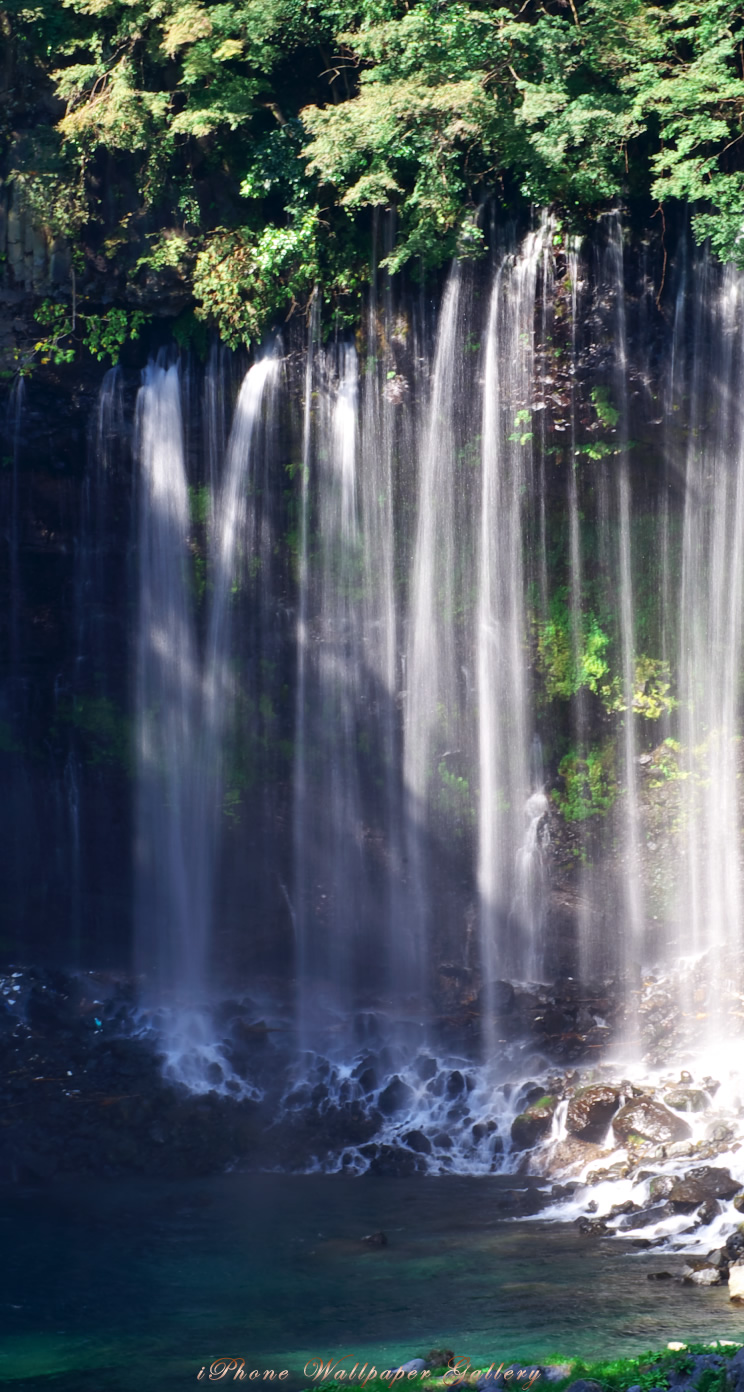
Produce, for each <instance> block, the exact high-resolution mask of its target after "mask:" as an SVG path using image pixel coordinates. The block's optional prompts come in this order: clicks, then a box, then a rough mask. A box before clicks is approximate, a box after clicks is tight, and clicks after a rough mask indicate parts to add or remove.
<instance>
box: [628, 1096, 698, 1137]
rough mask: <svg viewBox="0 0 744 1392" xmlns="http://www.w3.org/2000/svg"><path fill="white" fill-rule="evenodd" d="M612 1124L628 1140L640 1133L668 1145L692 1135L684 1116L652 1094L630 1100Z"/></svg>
mask: <svg viewBox="0 0 744 1392" xmlns="http://www.w3.org/2000/svg"><path fill="white" fill-rule="evenodd" d="M612 1125H613V1128H614V1130H615V1135H616V1136H617V1137H618V1139H619V1140H621V1141H626V1142H627V1141H631V1140H632V1139H633V1138H634V1137H639V1138H640V1139H641V1140H644V1141H650V1142H651V1143H652V1144H656V1145H666V1144H668V1143H673V1142H675V1141H682V1140H686V1139H688V1138H689V1137H690V1136H691V1135H692V1132H691V1131H690V1128H689V1126H688V1125H687V1122H686V1121H683V1120H682V1118H681V1116H679V1115H677V1113H675V1112H670V1111H669V1110H668V1109H667V1108H666V1107H663V1106H662V1105H661V1103H660V1102H656V1101H655V1100H654V1099H653V1098H652V1097H639V1098H635V1099H634V1100H633V1101H632V1102H628V1103H626V1105H625V1106H624V1107H621V1108H620V1111H619V1112H618V1113H617V1114H616V1116H615V1117H614V1118H613V1122H612Z"/></svg>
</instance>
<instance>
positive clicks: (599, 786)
mask: <svg viewBox="0 0 744 1392" xmlns="http://www.w3.org/2000/svg"><path fill="white" fill-rule="evenodd" d="M558 773H559V775H560V777H561V778H562V779H563V789H562V790H561V789H554V791H553V793H552V798H553V801H554V802H555V804H556V807H557V808H558V810H559V812H560V813H561V815H562V816H563V817H564V818H565V820H566V821H567V822H585V821H586V820H587V819H588V818H589V817H596V816H600V815H603V814H604V813H605V812H607V811H608V809H609V808H610V807H612V804H613V803H614V801H615V799H616V797H617V792H618V784H617V778H616V776H615V747H614V744H613V742H612V740H610V739H608V740H605V741H604V743H603V744H601V745H597V746H595V747H594V748H593V749H589V750H587V752H586V754H585V755H581V754H579V753H577V752H576V751H575V750H573V749H571V750H570V751H569V752H568V754H564V756H563V758H562V759H561V762H560V764H559V765H558Z"/></svg>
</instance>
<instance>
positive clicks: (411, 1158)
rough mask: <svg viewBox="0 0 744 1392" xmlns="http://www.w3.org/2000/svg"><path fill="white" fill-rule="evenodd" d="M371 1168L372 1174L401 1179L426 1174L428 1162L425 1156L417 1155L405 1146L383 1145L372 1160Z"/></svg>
mask: <svg viewBox="0 0 744 1392" xmlns="http://www.w3.org/2000/svg"><path fill="white" fill-rule="evenodd" d="M369 1168H370V1173H371V1174H375V1175H382V1176H385V1177H386V1178H394V1179H401V1178H407V1177H408V1176H409V1175H414V1174H422V1173H424V1171H425V1169H426V1161H425V1160H424V1159H423V1156H420V1155H415V1154H414V1153H413V1151H411V1150H406V1149H404V1147H403V1146H391V1145H381V1146H380V1147H379V1148H378V1151H377V1154H376V1155H375V1157H374V1159H372V1160H370V1164H369Z"/></svg>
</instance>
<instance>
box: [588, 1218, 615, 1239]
mask: <svg viewBox="0 0 744 1392" xmlns="http://www.w3.org/2000/svg"><path fill="white" fill-rule="evenodd" d="M622 1221H625V1220H622ZM621 1225H622V1224H621ZM576 1227H577V1228H578V1230H579V1232H580V1233H581V1235H582V1237H610V1236H611V1235H612V1228H608V1226H607V1224H606V1223H605V1221H604V1219H603V1218H577V1219H576Z"/></svg>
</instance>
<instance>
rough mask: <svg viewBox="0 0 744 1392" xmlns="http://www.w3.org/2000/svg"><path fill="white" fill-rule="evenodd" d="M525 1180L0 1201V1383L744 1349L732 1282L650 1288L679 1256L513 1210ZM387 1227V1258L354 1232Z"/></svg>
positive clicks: (247, 1182)
mask: <svg viewBox="0 0 744 1392" xmlns="http://www.w3.org/2000/svg"><path fill="white" fill-rule="evenodd" d="M523 1182H524V1181H515V1179H514V1178H513V1177H512V1178H510V1177H508V1176H497V1177H494V1176H486V1177H483V1178H472V1177H460V1176H451V1177H449V1176H447V1177H439V1178H425V1179H421V1178H419V1179H413V1180H394V1179H390V1180H385V1179H378V1178H373V1177H365V1178H362V1179H353V1178H348V1179H347V1178H346V1177H344V1176H327V1175H310V1176H308V1175H299V1176H288V1175H266V1174H262V1175H244V1174H230V1175H223V1176H219V1177H217V1178H210V1179H205V1180H203V1181H195V1182H188V1183H172V1184H171V1183H162V1182H157V1183H156V1182H147V1181H142V1180H140V1181H125V1182H119V1181H117V1182H116V1183H114V1182H109V1183H108V1184H107V1183H103V1182H99V1183H93V1182H85V1183H82V1182H79V1181H78V1182H75V1183H73V1182H66V1183H59V1184H55V1185H53V1186H51V1187H50V1188H48V1189H44V1190H37V1191H31V1190H21V1191H19V1190H17V1189H14V1190H12V1191H11V1190H7V1191H6V1192H5V1194H4V1200H3V1205H2V1215H3V1216H2V1229H1V1231H2V1250H3V1252H4V1253H5V1255H6V1260H5V1262H4V1263H3V1267H2V1272H1V1273H0V1309H1V1310H2V1335H1V1337H0V1386H3V1387H9V1388H13V1389H14V1392H22V1390H24V1389H31V1388H34V1389H39V1388H46V1387H48V1388H50V1389H55V1392H57V1390H60V1392H73V1389H75V1392H78V1389H80V1390H81V1392H87V1389H94V1388H95V1389H97V1392H103V1390H104V1389H105V1392H134V1390H135V1389H137V1392H149V1389H150V1388H153V1389H155V1388H165V1389H175V1388H179V1387H183V1386H186V1385H187V1384H190V1383H193V1382H194V1381H195V1379H196V1374H197V1373H198V1371H199V1369H200V1368H201V1367H202V1366H203V1365H205V1364H207V1365H208V1364H209V1363H210V1362H211V1361H212V1360H213V1359H214V1358H217V1357H219V1356H222V1355H230V1356H242V1357H244V1358H245V1359H246V1367H248V1368H259V1369H261V1370H262V1371H263V1370H264V1369H266V1368H273V1369H275V1370H277V1371H279V1370H282V1369H285V1368H286V1369H288V1370H289V1373H290V1376H289V1378H288V1379H287V1380H286V1381H285V1382H284V1384H283V1386H285V1387H290V1388H297V1387H301V1386H303V1385H305V1384H306V1383H307V1378H306V1377H305V1378H303V1375H302V1369H303V1367H304V1365H305V1363H306V1362H307V1361H308V1359H310V1358H313V1357H317V1356H319V1355H322V1356H325V1357H331V1356H334V1355H335V1356H339V1357H340V1356H342V1355H345V1354H349V1353H350V1354H352V1355H353V1356H354V1359H356V1358H357V1357H358V1358H359V1359H360V1360H361V1361H362V1362H364V1361H372V1362H373V1363H374V1364H375V1366H376V1367H377V1368H378V1369H380V1370H382V1369H384V1368H387V1367H389V1366H391V1364H392V1365H394V1363H395V1362H396V1361H397V1360H399V1359H401V1358H404V1357H412V1356H414V1355H417V1354H423V1355H425V1354H426V1353H427V1352H428V1351H429V1349H430V1348H432V1346H434V1347H441V1346H442V1345H443V1344H444V1345H446V1346H448V1347H450V1348H452V1349H454V1350H455V1351H456V1352H457V1353H458V1354H467V1355H469V1357H470V1358H471V1360H472V1361H473V1364H474V1366H480V1365H481V1364H483V1365H487V1364H488V1363H490V1362H491V1361H492V1360H493V1359H496V1360H497V1361H501V1360H502V1359H512V1358H527V1357H531V1358H545V1357H547V1356H549V1355H555V1356H560V1355H563V1356H576V1355H583V1356H587V1357H601V1356H604V1355H607V1356H610V1355H619V1354H632V1353H634V1352H640V1351H643V1350H644V1349H647V1348H650V1347H658V1346H662V1345H664V1344H666V1342H667V1341H668V1340H670V1339H685V1340H689V1339H693V1338H695V1339H713V1338H728V1339H737V1338H738V1339H741V1340H742V1341H744V1314H742V1312H741V1311H738V1312H737V1311H735V1310H733V1308H732V1307H731V1306H730V1305H729V1301H728V1296H727V1291H726V1288H725V1287H723V1288H721V1289H714V1290H707V1291H706V1290H698V1289H696V1288H692V1287H683V1286H681V1285H679V1284H677V1283H676V1282H671V1281H668V1282H658V1283H657V1282H652V1281H648V1280H647V1279H646V1277H647V1273H648V1272H649V1271H658V1270H661V1269H666V1270H670V1271H678V1270H679V1269H680V1268H681V1265H682V1258H680V1257H672V1256H665V1255H664V1254H660V1253H658V1252H653V1251H652V1252H648V1251H642V1250H641V1251H639V1250H638V1249H637V1248H634V1247H633V1246H632V1245H631V1244H630V1243H620V1242H616V1241H602V1240H599V1239H592V1238H585V1237H581V1236H580V1235H579V1234H578V1233H577V1232H576V1231H575V1230H574V1229H573V1228H572V1227H571V1226H569V1225H562V1226H561V1225H556V1224H552V1223H547V1222H546V1221H543V1220H541V1219H540V1218H537V1219H533V1220H520V1221H510V1220H508V1219H506V1218H505V1216H504V1215H505V1212H508V1206H509V1202H510V1200H509V1193H510V1191H511V1190H513V1188H514V1186H515V1183H523ZM380 1230H382V1231H384V1232H385V1234H386V1236H387V1238H388V1245H387V1246H386V1247H382V1248H370V1247H368V1246H366V1245H365V1244H364V1243H363V1242H362V1241H361V1238H362V1237H363V1236H365V1235H366V1234H369V1233H375V1232H378V1231H380ZM276 1385H278V1384H276Z"/></svg>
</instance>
